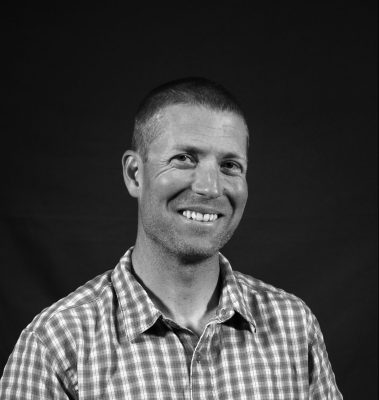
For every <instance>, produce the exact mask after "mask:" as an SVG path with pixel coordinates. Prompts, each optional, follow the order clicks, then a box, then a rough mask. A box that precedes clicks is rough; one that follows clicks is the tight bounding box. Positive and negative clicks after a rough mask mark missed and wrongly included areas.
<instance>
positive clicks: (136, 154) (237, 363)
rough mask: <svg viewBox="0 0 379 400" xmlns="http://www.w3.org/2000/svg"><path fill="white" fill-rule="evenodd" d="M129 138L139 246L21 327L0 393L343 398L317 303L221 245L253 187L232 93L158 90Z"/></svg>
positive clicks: (208, 85) (201, 82)
mask: <svg viewBox="0 0 379 400" xmlns="http://www.w3.org/2000/svg"><path fill="white" fill-rule="evenodd" d="M132 149H133V150H129V151H127V152H126V153H125V154H124V156H123V159H122V165H123V173H124V179H125V183H126V186H127V189H128V191H129V193H130V194H131V196H133V197H135V198H136V199H137V201H138V230H137V239H136V242H135V246H134V248H131V249H129V250H128V252H127V253H126V254H125V256H124V257H123V258H122V259H121V260H120V263H119V264H118V265H117V267H116V268H115V269H114V270H113V271H109V272H106V273H105V274H103V275H101V276H99V277H97V278H95V279H94V280H92V281H90V282H88V283H87V284H86V285H84V286H83V287H81V288H79V289H78V290H77V291H75V292H74V293H72V294H70V295H69V296H68V297H66V298H64V299H62V300H60V301H59V302H57V303H56V304H55V305H53V306H52V307H50V308H48V309H46V310H44V311H43V312H42V313H41V314H40V315H39V316H37V317H36V318H35V319H34V321H33V322H32V323H31V324H30V325H29V326H28V327H27V328H26V329H25V330H24V331H23V332H22V334H21V337H20V339H19V341H18V343H17V345H16V347H15V350H14V351H13V353H12V355H11V357H10V359H9V361H8V364H7V366H6V368H5V371H4V375H3V378H2V381H1V386H0V395H1V396H0V397H1V399H262V400H263V399H285V400H290V399H323V400H324V399H342V396H341V394H340V393H339V391H338V388H337V386H336V383H335V379H334V375H333V372H332V369H331V366H330V364H329V361H328V357H327V353H326V350H325V346H324V342H323V338H322V334H321V332H320V329H319V326H318V323H317V321H316V319H315V317H314V316H313V314H312V313H311V312H310V310H309V309H308V308H307V306H306V305H305V304H304V303H303V302H302V301H301V300H300V299H298V298H297V297H295V296H293V295H290V294H287V293H286V292H284V291H283V290H279V289H276V288H274V287H272V286H270V285H267V284H265V283H263V282H261V281H258V280H256V279H254V278H252V277H249V276H246V275H243V274H241V273H238V272H233V271H232V269H231V266H230V265H229V263H228V261H227V260H226V259H225V258H224V257H223V256H222V255H221V254H220V253H219V250H220V249H221V248H222V246H223V245H224V244H225V243H226V242H227V241H228V240H229V239H230V238H231V236H232V235H233V232H234V230H235V229H236V228H237V226H238V223H239V221H240V219H241V217H242V214H243V210H244V207H245V204H246V200H247V183H246V171H247V150H248V128H247V125H246V120H245V118H244V116H243V113H242V111H241V109H240V107H239V106H238V104H237V102H236V101H235V100H234V99H233V97H232V96H231V95H230V94H229V93H228V92H227V91H226V90H225V89H224V88H222V87H221V86H220V85H218V84H215V83H213V82H211V81H208V80H205V79H202V78H189V79H184V80H179V81H174V82H170V83H168V84H165V85H163V86H161V87H159V88H157V89H155V90H153V91H152V92H151V93H149V95H148V96H147V97H146V98H145V100H144V101H143V102H142V104H141V106H140V108H139V110H138V111H137V115H136V119H135V128H134V134H133V143H132Z"/></svg>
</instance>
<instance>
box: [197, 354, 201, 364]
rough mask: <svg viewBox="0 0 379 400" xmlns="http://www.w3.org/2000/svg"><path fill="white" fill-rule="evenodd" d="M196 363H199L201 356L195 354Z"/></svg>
mask: <svg viewBox="0 0 379 400" xmlns="http://www.w3.org/2000/svg"><path fill="white" fill-rule="evenodd" d="M196 362H197V363H198V364H199V363H201V354H200V353H197V354H196Z"/></svg>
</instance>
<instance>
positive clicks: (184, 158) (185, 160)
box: [171, 153, 196, 166]
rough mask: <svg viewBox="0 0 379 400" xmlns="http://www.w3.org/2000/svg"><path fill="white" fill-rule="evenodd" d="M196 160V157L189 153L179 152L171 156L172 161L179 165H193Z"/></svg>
mask: <svg viewBox="0 0 379 400" xmlns="http://www.w3.org/2000/svg"><path fill="white" fill-rule="evenodd" d="M195 162H196V161H195V159H194V157H193V156H191V155H190V154H187V153H183V154H177V155H176V156H174V157H172V158H171V163H174V164H175V165H179V166H192V165H194V164H195Z"/></svg>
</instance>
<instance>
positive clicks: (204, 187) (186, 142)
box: [123, 78, 248, 259]
mask: <svg viewBox="0 0 379 400" xmlns="http://www.w3.org/2000/svg"><path fill="white" fill-rule="evenodd" d="M179 82H180V83H179V84H178V83H174V84H167V85H165V86H164V87H163V88H164V89H162V90H161V89H160V90H158V89H156V90H155V91H153V92H152V93H153V94H152V95H151V96H150V97H149V96H148V97H147V99H145V101H144V103H143V105H142V106H141V107H140V109H139V112H138V113H137V118H136V129H135V132H134V134H135V139H134V149H133V150H129V151H127V152H126V153H125V154H124V157H123V170H124V177H125V183H126V185H127V188H128V190H129V193H130V194H131V195H132V196H133V197H136V198H137V199H138V218H139V219H138V234H137V243H138V242H139V241H140V242H141V243H144V245H145V246H146V245H150V246H156V247H158V248H159V249H160V250H162V251H166V252H170V253H171V254H175V255H177V256H178V257H181V258H182V259H185V258H187V259H193V258H202V257H203V258H206V257H211V256H213V255H215V254H216V253H217V252H218V250H219V249H220V248H221V247H222V246H223V245H224V244H225V243H226V242H227V241H228V240H229V239H230V237H231V236H232V234H233V232H234V230H235V229H236V227H237V226H238V223H239V221H240V219H241V217H242V214H243V210H244V207H245V204H246V200H247V183H246V170H247V143H248V140H247V138H248V130H247V127H246V122H245V119H244V117H243V115H242V111H241V109H240V108H239V106H238V104H237V103H236V102H235V101H234V100H233V98H232V97H231V96H230V95H229V94H228V93H227V92H226V90H225V89H223V88H222V87H220V86H219V85H217V84H215V83H212V82H209V81H207V80H201V79H198V78H196V80H185V81H179ZM183 86H185V87H186V90H185V93H184V89H183ZM191 86H192V89H191V90H190V89H189V87H191ZM177 87H180V88H181V89H180V90H178V89H177ZM194 88H195V89H194ZM168 92H170V93H168ZM162 93H163V94H162ZM199 93H200V94H199ZM173 96H174V97H173ZM168 98H170V99H171V100H170V101H169V100H168ZM173 98H175V101H173V100H172V99H173ZM200 99H202V101H200ZM205 99H206V100H205ZM210 102H212V105H211V104H210ZM148 104H150V105H148Z"/></svg>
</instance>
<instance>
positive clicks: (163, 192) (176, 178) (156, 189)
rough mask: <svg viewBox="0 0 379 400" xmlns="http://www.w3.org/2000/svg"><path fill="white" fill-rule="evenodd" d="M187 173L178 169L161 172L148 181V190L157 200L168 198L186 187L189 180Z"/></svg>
mask: <svg viewBox="0 0 379 400" xmlns="http://www.w3.org/2000/svg"><path fill="white" fill-rule="evenodd" d="M188 175H189V174H183V173H180V171H172V172H170V173H166V174H162V175H161V176H159V177H158V178H155V180H154V182H150V185H149V186H150V190H149V191H150V193H151V195H153V196H154V197H155V198H156V199H158V200H159V199H160V200H163V201H166V200H170V199H171V198H172V197H174V196H176V195H177V194H178V193H180V192H181V191H182V190H184V189H186V188H187V187H188V185H189V182H190V177H189V176H188Z"/></svg>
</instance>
